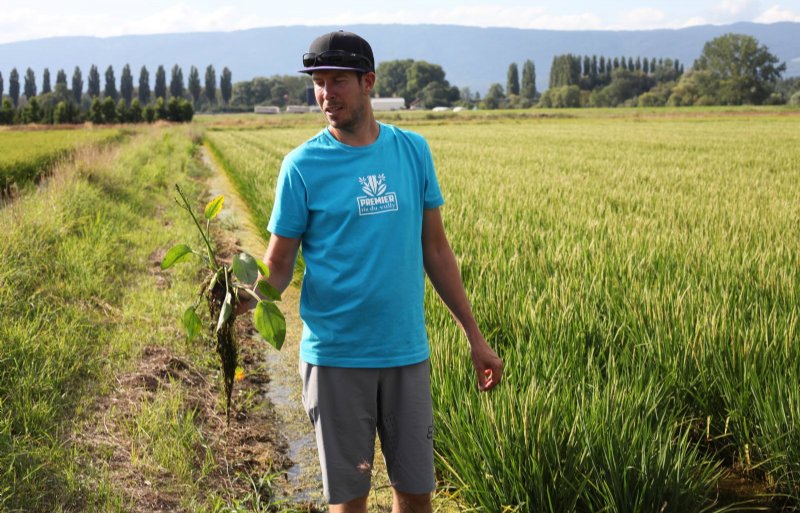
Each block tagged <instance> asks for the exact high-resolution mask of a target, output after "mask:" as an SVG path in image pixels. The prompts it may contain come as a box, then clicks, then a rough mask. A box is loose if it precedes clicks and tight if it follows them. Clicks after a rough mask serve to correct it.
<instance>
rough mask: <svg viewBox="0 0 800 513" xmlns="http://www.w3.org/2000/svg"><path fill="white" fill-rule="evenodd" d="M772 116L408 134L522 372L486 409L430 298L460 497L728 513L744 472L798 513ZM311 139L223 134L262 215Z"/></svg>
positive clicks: (442, 444)
mask: <svg viewBox="0 0 800 513" xmlns="http://www.w3.org/2000/svg"><path fill="white" fill-rule="evenodd" d="M771 112H772V111H759V112H757V113H755V114H754V115H750V114H748V112H744V111H735V112H732V113H731V112H728V111H724V112H717V111H696V110H691V111H670V112H669V113H667V114H669V115H668V116H662V114H663V113H659V114H656V115H647V113H646V112H645V113H644V115H642V112H639V111H626V112H623V111H614V113H611V114H609V113H607V112H603V113H600V115H599V116H598V117H596V118H594V117H591V116H589V115H587V114H585V113H581V115H580V116H577V115H576V117H574V118H563V119H546V118H542V119H536V118H534V119H521V118H517V119H510V120H502V119H498V120H494V119H481V120H480V123H478V122H467V123H459V124H454V123H450V122H448V121H447V120H444V119H439V120H438V121H437V120H427V119H419V118H411V119H410V120H409V122H414V121H420V124H419V125H416V128H417V129H418V131H420V132H421V133H423V134H424V135H425V136H426V137H427V138H428V141H429V142H430V145H431V147H432V149H433V152H434V156H435V161H436V165H437V170H438V175H439V179H440V182H441V185H442V189H443V192H444V194H445V198H446V201H447V203H446V204H445V205H444V207H442V210H443V217H444V220H445V224H446V228H447V232H448V235H449V238H450V241H451V245H452V246H453V249H454V251H455V253H456V255H457V258H458V260H459V263H460V266H461V269H462V274H463V277H464V281H465V285H466V287H467V289H468V293H469V296H470V298H471V299H472V302H473V306H474V311H475V314H476V317H477V319H478V323H479V324H480V325H481V327H482V328H483V330H484V332H485V334H486V335H487V338H488V339H489V341H490V342H491V343H492V344H493V345H494V346H495V347H496V348H497V349H498V351H499V352H500V353H501V355H502V357H503V358H504V359H505V362H506V374H505V380H504V383H503V384H502V385H501V386H500V387H499V388H498V389H496V390H495V391H493V392H491V393H490V394H479V393H477V391H475V390H474V388H475V387H474V378H473V376H472V370H471V368H470V364H469V361H470V360H469V356H468V350H467V346H466V343H465V342H464V340H463V336H462V335H461V334H460V333H458V332H457V329H456V327H455V326H454V323H453V322H452V320H451V319H450V318H449V314H448V313H447V311H446V310H445V309H444V307H442V306H441V304H440V302H439V301H438V299H437V298H436V297H435V293H434V292H433V291H432V290H430V289H429V290H428V292H427V296H426V311H427V316H428V323H429V334H430V340H431V345H432V349H433V355H432V373H433V382H432V383H433V395H434V401H435V412H436V429H437V432H436V437H435V443H436V451H437V462H438V468H439V471H440V473H441V474H442V476H443V477H444V478H445V479H446V480H447V481H449V482H450V483H452V484H453V486H455V487H457V488H458V489H459V494H460V496H462V497H464V498H465V499H467V500H468V501H469V502H471V503H472V504H475V505H476V506H478V507H479V508H480V509H481V510H483V511H491V512H494V511H504V510H513V511H559V512H567V511H614V512H654V511H665V512H666V511H675V512H686V511H705V510H708V511H713V510H724V509H725V508H726V507H727V506H728V504H725V503H721V502H720V501H719V500H718V493H717V487H718V485H720V484H721V483H723V482H724V481H725V480H726V479H727V478H726V476H727V475H728V474H730V473H737V474H738V475H743V476H745V477H746V478H747V479H750V480H751V481H752V482H756V483H760V487H761V489H762V490H763V491H764V492H765V493H772V494H775V495H776V496H781V497H783V498H784V499H785V500H786V501H787V503H788V505H789V507H797V505H798V504H799V503H800V475H799V473H798V463H797V462H798V461H800V456H799V455H798V451H800V427H799V426H800V405H799V404H798V394H797V392H796V390H797V383H798V378H800V348H799V347H798V345H797V343H796V342H797V340H798V317H800V307H798V305H799V304H800V297H799V296H800V266H798V263H799V262H798V255H797V248H798V243H799V242H800V202H798V201H797V198H799V197H800V168H798V164H797V163H798V162H800V130H798V128H800V119H798V118H797V117H796V116H781V115H775V116H772V115H770V113H771ZM459 119H460V118H459ZM404 120H405V118H401V119H399V121H404ZM467 121H469V119H467ZM422 123H424V124H422ZM412 128H413V126H412ZM313 132H314V129H313V128H310V127H298V128H294V129H280V130H278V129H265V130H260V131H252V132H224V131H220V132H215V133H213V134H212V135H211V136H212V137H213V138H214V141H215V144H218V147H217V148H218V152H219V153H221V154H222V155H224V156H225V158H227V159H229V162H230V163H231V167H233V168H236V169H237V170H238V169H240V168H244V167H245V164H243V163H248V162H249V163H250V164H249V166H250V168H251V170H250V171H248V172H246V173H244V174H245V175H246V176H250V177H252V178H251V179H250V182H249V185H247V187H249V188H251V189H252V190H253V193H252V194H251V196H249V197H248V198H254V199H248V202H249V203H250V206H251V207H253V208H255V206H256V205H259V206H260V205H263V204H266V203H267V202H268V199H269V198H271V195H272V189H273V188H274V185H273V184H274V177H275V176H276V174H277V169H278V164H277V162H278V158H277V156H276V157H275V158H272V157H270V159H269V160H265V161H264V162H262V163H259V162H258V161H256V160H255V159H257V158H259V157H261V156H263V155H265V154H267V153H281V152H283V151H284V149H285V148H287V147H291V146H292V145H293V144H296V143H298V142H300V141H302V140H304V139H305V138H307V137H308V136H310V135H312V134H313ZM243 134H247V136H246V137H243ZM273 138H274V139H273ZM220 141H222V142H220ZM234 159H235V160H236V162H235V163H234V161H233V160H234ZM264 211H265V212H266V214H267V215H268V212H269V205H267V206H265V207H264ZM749 498H752V497H748V496H746V495H742V496H738V497H735V498H734V500H747V499H749Z"/></svg>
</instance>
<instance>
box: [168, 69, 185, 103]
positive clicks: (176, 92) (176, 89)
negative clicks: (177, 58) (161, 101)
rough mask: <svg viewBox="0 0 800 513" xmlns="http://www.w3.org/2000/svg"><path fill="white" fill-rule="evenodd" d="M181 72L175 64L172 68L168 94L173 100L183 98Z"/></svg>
mask: <svg viewBox="0 0 800 513" xmlns="http://www.w3.org/2000/svg"><path fill="white" fill-rule="evenodd" d="M183 90H184V87H183V71H181V68H180V66H178V65H177V64H176V65H174V66H173V67H172V72H171V73H170V80H169V94H170V96H172V97H173V98H182V97H183Z"/></svg>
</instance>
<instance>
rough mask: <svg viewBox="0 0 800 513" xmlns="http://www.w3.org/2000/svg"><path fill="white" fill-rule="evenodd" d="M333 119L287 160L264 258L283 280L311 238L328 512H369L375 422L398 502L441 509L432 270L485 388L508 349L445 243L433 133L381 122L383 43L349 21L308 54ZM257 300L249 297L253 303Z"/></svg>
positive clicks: (309, 311)
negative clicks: (494, 337) (486, 327)
mask: <svg viewBox="0 0 800 513" xmlns="http://www.w3.org/2000/svg"><path fill="white" fill-rule="evenodd" d="M303 66H304V68H303V69H301V70H300V71H301V72H303V73H308V74H309V75H311V79H312V80H313V82H314V94H315V96H316V100H317V103H318V104H319V106H320V108H321V109H322V112H323V113H324V115H325V117H326V119H327V121H328V126H327V128H325V129H323V130H322V131H321V132H320V133H318V134H317V135H316V136H315V137H313V138H312V139H310V140H309V141H307V142H305V143H304V144H302V145H301V146H299V147H298V148H296V149H295V150H293V151H292V152H290V153H289V154H288V155H287V156H286V157H285V159H284V161H283V165H282V167H281V171H280V174H279V177H278V184H277V191H276V196H275V204H274V208H273V211H272V217H271V219H270V222H269V226H268V229H269V231H270V232H271V234H272V235H271V237H270V241H269V245H268V248H267V252H266V255H265V257H264V261H265V263H266V264H267V266H268V267H269V269H270V277H269V282H270V283H271V284H272V285H273V286H274V287H276V288H277V289H278V290H280V291H283V290H284V289H285V288H286V287H287V286H288V285H289V282H290V281H291V278H292V271H293V268H294V263H295V258H296V256H297V252H298V249H299V247H300V246H301V245H302V247H303V256H304V259H305V262H306V268H305V275H304V278H303V287H302V292H301V299H300V316H301V318H302V319H303V335H302V341H301V348H300V359H301V362H300V372H301V375H302V377H303V403H304V406H305V407H306V411H307V412H308V415H309V418H310V419H311V421H312V423H313V424H314V427H315V431H316V438H317V447H318V449H319V457H320V464H321V467H322V476H323V486H324V491H325V496H326V498H327V499H328V500H329V502H330V504H331V506H330V511H331V512H342V513H350V512H366V511H367V496H368V493H369V489H370V470H371V467H372V461H373V452H374V447H375V432H376V430H377V432H378V434H379V436H380V439H381V449H382V451H383V453H384V458H385V460H386V466H387V472H388V474H389V479H390V481H391V483H392V487H393V488H392V489H393V495H394V504H393V511H394V512H396V513H400V512H412V511H413V512H429V511H431V502H430V498H431V492H432V491H433V489H434V488H435V480H434V469H433V412H432V407H431V394H430V371H429V365H428V357H429V347H428V340H427V335H426V332H425V324H424V312H423V295H424V272H423V268H424V271H425V272H427V274H428V277H429V278H430V280H431V282H432V283H433V285H434V287H435V289H436V291H437V293H438V294H439V296H440V297H441V298H442V300H443V301H444V302H445V304H446V305H447V307H448V308H449V309H450V311H451V312H452V314H453V316H454V318H455V319H456V321H457V322H458V323H459V324H460V326H461V327H462V329H463V330H464V332H465V334H466V336H467V340H468V341H469V344H470V347H471V355H472V362H473V366H474V368H475V371H476V373H477V379H478V387H479V389H480V390H484V391H485V390H490V389H491V388H493V387H494V386H496V385H497V384H498V383H499V382H500V380H501V377H502V361H501V360H500V358H498V356H497V355H496V354H495V352H494V351H493V350H492V349H491V348H490V347H489V345H488V344H487V343H486V340H485V339H484V337H483V335H482V334H481V332H480V330H479V329H478V326H477V324H476V323H475V319H474V317H473V315H472V311H471V308H470V305H469V302H468V300H467V297H466V294H465V292H464V286H463V284H462V281H461V276H460V274H459V270H458V266H457V264H456V260H455V257H454V256H453V252H452V251H451V249H450V246H449V244H448V242H447V238H446V236H445V232H444V227H443V225H442V219H441V216H440V214H439V206H440V205H441V204H442V203H443V198H442V195H441V193H440V191H439V185H438V183H437V180H436V175H435V172H434V168H433V160H432V158H431V154H430V151H429V149H428V145H427V143H426V142H425V140H424V139H423V138H422V137H421V136H419V135H417V134H414V133H411V132H408V131H405V130H401V129H398V128H396V127H393V126H391V125H386V124H382V123H378V122H376V120H375V117H374V115H373V112H372V106H371V103H370V93H371V92H372V89H373V87H374V85H375V61H374V57H373V54H372V49H371V48H370V45H369V43H367V42H366V41H365V40H364V39H362V38H361V37H359V36H357V35H355V34H352V33H349V32H343V31H339V32H331V33H329V34H325V35H323V36H320V37H318V38H317V39H315V40H314V41H313V42H312V43H311V46H310V48H309V51H308V53H306V54H304V55H303ZM252 306H253V302H252V301H251V302H249V304H246V305H243V308H246V307H252Z"/></svg>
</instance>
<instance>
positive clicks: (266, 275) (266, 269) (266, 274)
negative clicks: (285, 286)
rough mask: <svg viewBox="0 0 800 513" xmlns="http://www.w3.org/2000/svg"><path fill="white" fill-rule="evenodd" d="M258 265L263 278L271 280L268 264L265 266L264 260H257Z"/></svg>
mask: <svg viewBox="0 0 800 513" xmlns="http://www.w3.org/2000/svg"><path fill="white" fill-rule="evenodd" d="M256 265H257V266H258V270H259V271H261V276H263V277H264V278H269V267H267V264H265V263H264V261H263V260H259V259H257V260H256Z"/></svg>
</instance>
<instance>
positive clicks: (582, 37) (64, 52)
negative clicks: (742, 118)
mask: <svg viewBox="0 0 800 513" xmlns="http://www.w3.org/2000/svg"><path fill="white" fill-rule="evenodd" d="M339 28H341V27H333V26H330V27H320V26H314V27H310V26H291V27H267V28H258V29H250V30H240V31H235V32H196V33H189V34H159V35H144V36H118V37H109V38H96V37H55V38H47V39H37V40H32V41H22V42H15V43H6V44H0V72H2V74H3V79H4V82H5V84H6V86H5V88H4V89H5V92H6V93H7V92H8V76H9V74H10V72H11V69H12V68H14V67H16V68H17V70H18V71H19V72H20V76H21V77H22V76H24V74H25V70H26V69H27V68H28V67H30V68H32V69H33V70H34V72H35V73H36V77H37V80H38V81H39V85H40V87H41V76H42V71H43V70H44V68H45V67H46V68H49V69H50V74H51V80H52V81H54V80H55V74H56V71H57V70H58V69H62V68H63V69H64V70H65V71H66V73H67V77H68V78H71V77H72V71H73V69H74V68H75V66H79V67H80V68H81V71H82V72H83V77H84V82H85V81H86V76H87V75H88V71H89V67H90V65H92V64H95V65H96V66H97V67H98V69H99V71H100V74H101V78H102V75H103V72H104V71H105V69H106V68H107V67H108V66H109V65H112V66H113V67H114V72H115V76H116V77H117V80H119V76H120V74H121V72H122V67H123V66H124V65H125V64H126V63H129V64H130V65H131V69H132V70H133V74H134V81H138V76H139V69H140V68H141V66H142V65H145V66H147V69H148V70H149V71H150V80H151V82H152V81H153V80H154V79H155V71H156V68H157V67H158V65H159V64H163V65H164V68H165V69H166V70H167V77H168V79H169V70H170V69H171V68H172V66H173V65H175V64H178V65H179V66H180V67H181V68H182V69H183V75H184V78H186V77H187V76H188V73H189V66H190V65H194V66H197V67H198V69H199V70H200V76H201V80H202V77H203V74H204V71H205V68H206V66H208V65H209V64H213V65H214V67H215V69H216V71H217V76H219V74H220V73H221V71H222V68H223V67H224V66H227V67H228V68H229V69H230V70H231V72H232V74H233V81H234V82H238V81H241V80H249V79H251V78H253V77H255V76H270V75H276V74H280V75H283V74H293V73H295V72H296V70H297V69H298V68H299V67H300V56H301V55H302V54H303V53H304V52H305V50H306V49H307V48H308V44H309V42H310V41H311V40H312V39H313V38H314V37H316V36H317V35H319V34H322V33H324V32H327V31H330V30H337V29H339ZM346 28H347V29H348V30H352V31H353V32H356V33H358V34H360V35H362V36H364V37H365V38H366V39H367V40H369V41H370V43H372V46H373V49H374V51H375V56H376V58H377V60H378V62H380V61H382V60H392V59H404V58H410V59H415V60H426V61H429V62H433V63H436V64H440V65H441V66H442V67H443V68H444V70H445V72H446V73H447V79H448V80H449V81H450V83H451V84H453V85H457V86H459V87H465V86H466V87H469V88H471V89H472V90H473V91H478V92H481V94H483V93H485V92H486V90H488V88H489V86H490V85H491V84H492V83H495V82H498V83H500V84H502V85H503V87H505V83H506V72H507V70H508V65H509V64H510V63H511V62H516V63H518V65H519V66H520V70H521V66H522V62H523V61H524V60H525V59H532V60H533V62H534V64H535V65H536V74H537V87H538V88H539V90H543V89H545V88H546V86H547V83H548V73H549V69H550V64H551V62H552V59H553V56H554V55H558V54H563V53H573V54H577V55H597V56H598V57H599V56H601V55H604V56H606V57H611V58H614V57H622V56H625V57H633V58H634V59H635V58H636V57H637V56H641V57H643V58H644V57H647V58H653V57H656V58H661V57H663V58H667V57H669V58H677V59H679V60H680V61H681V62H682V63H683V64H684V65H685V67H686V69H688V68H689V67H690V66H691V65H692V63H693V62H694V59H695V58H697V57H698V56H699V55H700V53H701V51H702V49H703V45H704V44H705V43H706V42H707V41H710V40H711V39H713V38H715V37H717V36H720V35H722V34H725V33H729V32H736V33H742V34H749V35H751V36H753V37H755V38H756V39H758V41H759V42H760V43H761V44H763V45H766V46H767V47H768V48H769V50H770V51H771V52H772V53H773V54H774V55H776V56H777V57H778V58H779V59H781V60H782V61H785V62H786V64H787V72H786V73H785V74H784V76H787V77H788V76H800V23H790V22H783V23H774V24H769V25H765V24H757V23H736V24H733V25H719V26H717V25H704V26H697V27H690V28H685V29H679V30H633V31H564V30H533V29H512V28H477V27H463V26H453V25H353V26H348V27H346Z"/></svg>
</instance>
